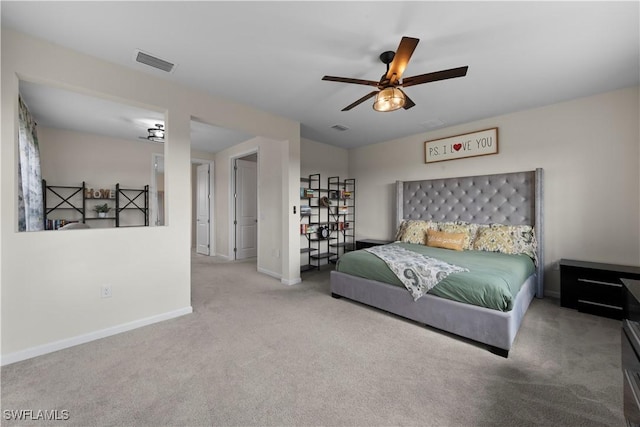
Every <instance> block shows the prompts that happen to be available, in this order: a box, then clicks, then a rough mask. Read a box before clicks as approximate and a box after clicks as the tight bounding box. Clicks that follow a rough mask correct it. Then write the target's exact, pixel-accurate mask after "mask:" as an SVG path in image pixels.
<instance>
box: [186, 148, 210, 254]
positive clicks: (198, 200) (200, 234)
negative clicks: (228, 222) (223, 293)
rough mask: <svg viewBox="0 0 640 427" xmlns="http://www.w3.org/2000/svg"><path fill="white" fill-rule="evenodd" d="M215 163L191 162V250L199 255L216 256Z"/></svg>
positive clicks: (204, 161)
mask: <svg viewBox="0 0 640 427" xmlns="http://www.w3.org/2000/svg"><path fill="white" fill-rule="evenodd" d="M213 167H214V163H213V161H210V160H201V159H192V160H191V213H192V214H191V249H192V250H194V251H195V252H196V253H197V254H200V255H207V256H214V255H215V253H216V251H215V247H214V246H215V245H214V242H215V239H214V229H215V227H214V221H213V219H214V217H213V212H214V198H213V188H214V185H213V184H214V170H213Z"/></svg>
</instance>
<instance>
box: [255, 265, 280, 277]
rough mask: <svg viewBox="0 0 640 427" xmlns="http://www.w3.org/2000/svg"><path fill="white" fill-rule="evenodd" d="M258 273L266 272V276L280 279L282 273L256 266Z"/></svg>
mask: <svg viewBox="0 0 640 427" xmlns="http://www.w3.org/2000/svg"><path fill="white" fill-rule="evenodd" d="M258 273H262V274H266V275H267V276H271V277H273V278H275V279H282V274H280V273H275V272H273V271H271V270H267V269H266V268H262V267H258Z"/></svg>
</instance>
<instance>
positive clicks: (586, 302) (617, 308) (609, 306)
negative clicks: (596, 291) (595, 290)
mask: <svg viewBox="0 0 640 427" xmlns="http://www.w3.org/2000/svg"><path fill="white" fill-rule="evenodd" d="M578 302H581V303H583V304H591V305H599V306H600V307H607V308H613V309H616V310H622V307H616V306H615V305H609V304H601V303H599V302H593V301H585V300H583V299H579V300H578Z"/></svg>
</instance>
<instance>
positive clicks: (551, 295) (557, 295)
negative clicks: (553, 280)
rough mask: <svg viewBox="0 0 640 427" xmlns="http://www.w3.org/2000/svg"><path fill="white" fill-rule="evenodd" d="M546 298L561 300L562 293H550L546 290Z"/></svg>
mask: <svg viewBox="0 0 640 427" xmlns="http://www.w3.org/2000/svg"><path fill="white" fill-rule="evenodd" d="M544 296H545V297H551V298H557V299H560V292H556V291H548V290H546V289H545V291H544Z"/></svg>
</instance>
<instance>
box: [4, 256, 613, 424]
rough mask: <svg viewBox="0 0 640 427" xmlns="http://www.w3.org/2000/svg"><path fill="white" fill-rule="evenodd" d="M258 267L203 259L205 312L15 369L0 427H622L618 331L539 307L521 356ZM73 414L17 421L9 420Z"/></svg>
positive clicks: (313, 281) (196, 283)
mask: <svg viewBox="0 0 640 427" xmlns="http://www.w3.org/2000/svg"><path fill="white" fill-rule="evenodd" d="M255 270H256V266H255V263H252V262H239V263H231V262H220V261H216V260H215V259H211V258H208V257H202V256H195V257H194V262H193V293H192V302H193V308H194V313H193V314H191V315H188V316H184V317H181V318H179V319H174V320H169V321H166V322H163V323H159V324H155V325H152V326H148V327H145V328H141V329H137V330H135V331H131V332H128V333H124V334H120V335H118V336H114V337H110V338H105V339H102V340H99V341H95V342H92V343H88V344H85V345H81V346H77V347H74V348H70V349H67V350H63V351H59V352H56V353H52V354H49V355H45V356H41V357H38V358H35V359H31V360H28V361H24V362H20V363H16V364H12V365H9V366H6V367H4V368H3V369H2V405H1V406H2V410H3V418H2V425H3V426H4V425H63V426H67V425H69V426H71V425H73V426H162V425H166V426H213V425H216V426H218V425H219V426H271V425H272V426H280V425H300V426H304V425H308V426H311V425H313V426H316V425H326V426H334V425H335V426H338V425H348V426H374V425H378V426H387V425H403V426H404V425H415V426H492V425H496V426H528V425H531V426H533V425H546V426H587V425H588V426H598V425H603V426H604V425H610V426H621V425H623V423H624V421H623V418H622V374H621V371H620V322H619V321H615V320H610V319H605V318H600V317H596V316H590V315H586V314H581V313H577V312H576V311H573V310H567V309H563V308H560V307H559V305H558V302H557V301H555V300H552V299H544V300H534V302H533V304H532V306H531V308H530V309H529V312H528V313H527V315H526V317H525V319H524V323H523V325H522V328H521V329H520V332H519V334H518V336H517V338H516V341H515V344H514V347H513V349H512V350H511V354H510V356H509V358H508V359H504V358H501V357H499V356H496V355H494V354H492V353H490V352H489V351H488V350H486V349H485V348H483V347H481V346H479V345H475V344H474V343H471V342H468V341H465V340H461V339H459V338H455V337H452V336H450V335H448V334H444V333H441V332H438V331H435V330H432V329H429V328H426V327H423V326H420V325H418V324H415V323H412V322H409V321H405V320H402V319H400V318H398V317H395V316H393V315H389V314H386V313H383V312H381V311H378V310H375V309H371V308H368V307H365V306H363V305H360V304H357V303H353V302H350V301H348V300H345V299H340V300H336V299H333V298H331V297H330V296H329V283H328V277H329V274H328V270H324V271H321V272H310V273H305V275H303V279H304V281H303V283H301V284H299V285H296V286H293V287H287V286H284V285H282V284H280V282H279V281H278V280H275V279H272V278H269V277H266V276H264V275H261V274H258V273H256V272H255ZM15 409H32V410H34V411H36V410H45V409H47V410H50V409H58V410H68V411H69V420H68V421H57V422H54V423H47V422H42V421H39V422H20V423H13V422H10V421H7V420H6V419H5V410H15Z"/></svg>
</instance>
